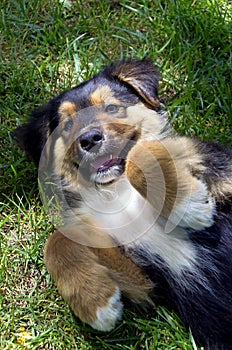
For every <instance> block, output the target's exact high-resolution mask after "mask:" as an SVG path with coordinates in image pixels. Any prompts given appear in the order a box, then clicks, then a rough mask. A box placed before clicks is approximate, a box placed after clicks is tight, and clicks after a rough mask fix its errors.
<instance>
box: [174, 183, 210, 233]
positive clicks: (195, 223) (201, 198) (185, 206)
mask: <svg viewBox="0 0 232 350" xmlns="http://www.w3.org/2000/svg"><path fill="white" fill-rule="evenodd" d="M214 215H215V203H214V201H213V198H212V197H211V196H210V194H209V192H208V190H207V187H206V185H205V184H204V183H202V182H201V181H200V180H197V179H195V181H194V188H193V189H192V191H191V193H190V194H189V195H188V196H186V197H185V198H183V199H182V201H181V202H180V203H179V204H178V205H177V206H176V207H174V208H173V211H172V212H171V215H170V216H169V222H170V223H172V224H175V225H179V226H182V227H189V228H192V229H194V230H202V229H204V228H206V227H210V226H212V224H213V223H214Z"/></svg>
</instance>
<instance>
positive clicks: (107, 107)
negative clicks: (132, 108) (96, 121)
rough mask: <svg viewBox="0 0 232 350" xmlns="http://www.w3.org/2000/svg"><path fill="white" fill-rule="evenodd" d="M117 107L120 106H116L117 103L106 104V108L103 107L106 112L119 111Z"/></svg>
mask: <svg viewBox="0 0 232 350" xmlns="http://www.w3.org/2000/svg"><path fill="white" fill-rule="evenodd" d="M119 108H120V106H118V105H113V104H112V105H108V106H106V108H105V111H106V112H107V113H112V114H113V113H117V112H118V111H119Z"/></svg>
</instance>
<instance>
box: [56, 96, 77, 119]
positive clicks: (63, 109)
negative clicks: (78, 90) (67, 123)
mask: <svg viewBox="0 0 232 350" xmlns="http://www.w3.org/2000/svg"><path fill="white" fill-rule="evenodd" d="M58 112H59V114H60V119H61V121H63V120H65V119H66V118H68V117H71V116H72V115H74V114H76V112H77V106H76V105H75V103H73V102H70V101H65V102H63V103H62V104H61V105H60V107H59V111H58Z"/></svg>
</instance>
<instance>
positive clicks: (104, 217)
mask: <svg viewBox="0 0 232 350" xmlns="http://www.w3.org/2000/svg"><path fill="white" fill-rule="evenodd" d="M82 196H83V203H84V204H83V205H84V210H85V212H86V213H88V215H89V217H90V218H92V219H93V220H94V222H95V223H96V225H97V226H98V227H99V228H101V229H104V230H105V231H106V232H107V233H108V234H109V235H110V236H111V237H113V238H114V240H115V241H116V242H117V243H118V244H120V245H124V246H125V248H129V249H132V250H137V249H138V247H139V249H142V250H143V251H144V252H145V254H146V258H147V259H148V260H150V262H152V260H154V259H156V258H157V257H161V259H162V260H163V261H165V263H166V264H167V265H168V266H169V267H170V269H171V270H173V272H174V271H175V272H176V273H179V272H181V271H182V269H184V268H186V267H187V268H192V267H193V265H194V261H195V259H196V254H195V250H194V248H193V246H192V244H191V242H190V241H189V240H188V239H186V238H184V239H181V238H180V237H182V238H183V236H185V231H184V230H183V229H182V228H180V227H176V228H175V229H174V230H173V231H172V232H171V233H168V234H167V233H165V222H166V221H165V220H164V219H163V218H161V217H160V216H159V214H160V213H158V212H156V211H155V209H154V208H153V207H152V206H151V205H150V204H149V203H148V202H147V201H146V200H145V199H144V198H143V197H142V196H141V195H140V194H139V193H138V192H137V191H136V190H135V189H134V188H133V187H132V186H131V184H130V183H129V181H128V180H127V178H126V177H121V178H120V179H119V181H117V182H116V183H114V184H113V185H111V186H110V187H107V188H102V189H98V188H96V189H91V191H87V192H83V193H82ZM139 263H142V262H139Z"/></svg>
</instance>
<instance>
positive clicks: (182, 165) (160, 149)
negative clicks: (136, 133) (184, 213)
mask: <svg viewBox="0 0 232 350" xmlns="http://www.w3.org/2000/svg"><path fill="white" fill-rule="evenodd" d="M126 173H127V176H128V179H129V180H130V182H131V184H132V185H133V186H134V187H135V188H136V189H137V191H138V192H139V193H140V194H141V195H142V196H143V197H144V198H147V199H148V201H149V202H150V203H151V204H152V206H153V207H154V208H156V210H158V211H160V212H161V213H162V215H164V216H166V217H167V216H168V215H169V214H170V212H171V211H172V209H173V208H174V207H175V206H177V205H178V204H179V203H180V202H181V201H182V200H183V198H184V197H185V196H187V195H189V194H190V193H191V191H195V190H196V189H197V188H195V187H196V184H195V180H194V178H193V176H192V174H191V172H190V169H189V165H188V158H187V157H186V153H185V149H184V145H183V143H182V142H181V139H165V140H162V141H153V142H142V143H139V144H138V145H136V146H135V147H133V148H132V150H131V151H130V153H129V155H128V162H127V166H126Z"/></svg>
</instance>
